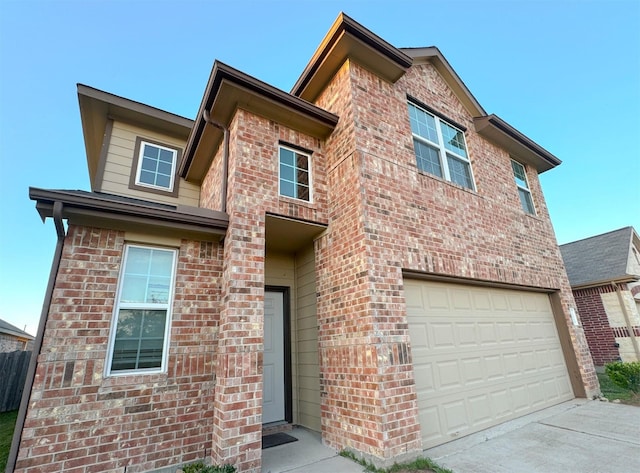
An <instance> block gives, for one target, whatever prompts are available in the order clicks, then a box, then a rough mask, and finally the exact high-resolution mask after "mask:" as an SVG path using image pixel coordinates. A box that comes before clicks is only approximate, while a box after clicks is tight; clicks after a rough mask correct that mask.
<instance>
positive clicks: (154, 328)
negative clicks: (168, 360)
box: [111, 309, 167, 371]
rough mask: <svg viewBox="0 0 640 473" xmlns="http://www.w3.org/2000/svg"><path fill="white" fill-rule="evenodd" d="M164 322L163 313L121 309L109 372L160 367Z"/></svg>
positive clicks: (161, 311) (165, 314) (165, 313)
mask: <svg viewBox="0 0 640 473" xmlns="http://www.w3.org/2000/svg"><path fill="white" fill-rule="evenodd" d="M166 320H167V311H166V310H128V309H122V310H120V312H119V314H118V321H117V328H116V338H115V342H114V349H113V359H112V363H111V370H112V371H120V370H131V369H140V368H160V367H161V366H162V351H163V348H164V332H165V327H166Z"/></svg>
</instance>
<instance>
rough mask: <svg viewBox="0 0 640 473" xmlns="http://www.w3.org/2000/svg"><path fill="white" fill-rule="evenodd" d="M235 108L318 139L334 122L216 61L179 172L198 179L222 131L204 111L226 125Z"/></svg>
mask: <svg viewBox="0 0 640 473" xmlns="http://www.w3.org/2000/svg"><path fill="white" fill-rule="evenodd" d="M238 108H242V109H244V110H248V111H250V112H252V113H255V114H257V115H261V116H263V117H265V118H268V119H270V120H273V121H276V122H278V123H280V124H282V125H285V126H288V127H290V128H293V129H296V130H298V131H301V132H303V133H306V134H308V135H311V136H314V137H316V138H319V139H325V138H326V137H328V136H329V134H331V132H332V131H333V129H334V128H335V126H336V125H337V123H338V117H337V116H336V115H334V114H333V113H330V112H327V111H326V110H323V109H321V108H319V107H317V106H315V105H313V104H312V103H309V102H307V101H306V100H303V99H300V98H298V97H294V96H293V95H290V94H288V93H287V92H284V91H282V90H280V89H277V88H275V87H273V86H271V85H269V84H267V83H265V82H262V81H260V80H258V79H256V78H254V77H251V76H249V75H247V74H245V73H243V72H240V71H239V70H237V69H234V68H232V67H230V66H227V65H226V64H223V63H221V62H219V61H216V62H215V63H214V65H213V69H212V71H211V75H210V77H209V82H208V83H207V88H206V90H205V93H204V97H203V99H202V102H201V103H200V108H199V109H198V114H197V116H196V121H195V124H194V126H193V128H192V130H191V134H190V135H189V139H188V141H187V146H186V150H185V153H184V159H183V161H182V164H181V166H180V168H179V174H180V176H182V177H183V178H185V179H187V180H188V181H192V182H196V183H200V182H201V181H202V179H203V178H204V175H205V173H206V172H207V170H208V169H209V166H210V164H211V161H212V160H213V157H214V154H215V151H216V150H217V149H218V147H219V146H220V143H221V141H222V138H223V131H222V130H221V129H219V128H218V127H216V126H212V125H211V124H209V123H207V121H206V120H205V118H204V112H205V111H208V112H209V115H210V118H211V120H213V121H215V122H217V123H219V124H221V125H223V126H225V127H228V126H230V123H231V120H232V118H233V115H234V113H235V111H236V110H237V109H238Z"/></svg>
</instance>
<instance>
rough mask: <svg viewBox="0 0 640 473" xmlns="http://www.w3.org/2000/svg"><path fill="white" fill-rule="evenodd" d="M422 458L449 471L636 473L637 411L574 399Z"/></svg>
mask: <svg viewBox="0 0 640 473" xmlns="http://www.w3.org/2000/svg"><path fill="white" fill-rule="evenodd" d="M424 454H425V456H427V457H429V458H431V459H432V460H434V461H436V462H437V463H438V464H439V465H441V466H444V467H446V468H449V469H451V470H453V471H454V472H455V473H484V472H486V473H518V472H522V473H529V472H541V473H555V472H557V473H567V472H579V473H609V472H611V473H621V472H640V407H634V406H625V405H623V404H613V403H606V402H600V401H587V400H583V399H574V400H573V401H569V402H565V403H563V404H560V405H558V406H554V407H551V408H549V409H544V410H542V411H539V412H537V413H534V414H530V415H528V416H525V417H522V418H520V419H517V420H515V421H511V422H507V423H505V424H503V425H501V426H498V427H494V428H492V429H488V430H485V431H482V432H478V433H477V434H473V435H470V436H468V437H464V438H462V439H460V440H455V441H453V442H449V443H447V444H445V445H440V446H439V447H435V448H431V449H429V450H426V451H425V452H424Z"/></svg>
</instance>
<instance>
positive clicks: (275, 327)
mask: <svg viewBox="0 0 640 473" xmlns="http://www.w3.org/2000/svg"><path fill="white" fill-rule="evenodd" d="M284 399H285V379H284V293H282V292H271V291H265V294H264V358H263V388H262V423H263V424H268V423H270V422H278V421H281V420H285V410H284Z"/></svg>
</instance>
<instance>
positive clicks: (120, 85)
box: [0, 0, 640, 334]
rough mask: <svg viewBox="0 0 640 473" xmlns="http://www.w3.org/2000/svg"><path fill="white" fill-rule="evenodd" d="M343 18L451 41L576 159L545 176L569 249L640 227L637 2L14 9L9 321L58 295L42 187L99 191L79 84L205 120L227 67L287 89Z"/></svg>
mask: <svg viewBox="0 0 640 473" xmlns="http://www.w3.org/2000/svg"><path fill="white" fill-rule="evenodd" d="M340 11H344V12H345V13H346V14H348V15H349V16H351V17H352V18H354V19H355V20H356V21H358V22H360V23H361V24H363V25H364V26H365V27H367V28H369V29H370V30H371V31H373V32H374V33H376V34H378V35H379V36H381V37H382V38H384V39H385V40H387V41H388V42H390V43H391V44H393V45H394V46H397V47H420V46H431V45H435V46H438V47H439V48H440V50H441V51H442V53H443V54H444V55H445V57H446V58H447V59H448V60H449V62H450V63H451V65H452V66H453V68H454V69H455V70H456V72H457V73H458V74H459V75H460V77H461V78H462V79H463V80H464V82H465V83H466V85H467V87H468V88H469V89H470V90H471V92H472V93H473V94H474V96H475V97H476V99H477V100H478V101H479V102H480V103H481V104H482V106H483V107H484V108H485V109H486V110H487V112H488V113H495V114H497V115H499V116H500V117H501V118H502V119H504V120H505V121H507V122H508V123H510V124H511V125H512V126H514V127H515V128H517V129H518V130H520V131H521V132H523V133H524V134H525V135H527V136H529V137H530V138H531V139H533V140H534V141H536V142H537V143H539V144H540V145H542V146H543V147H545V148H546V149H548V150H549V151H551V152H552V153H553V154H555V155H556V156H558V157H559V158H560V159H561V160H562V161H563V164H562V165H561V166H559V167H558V168H556V169H554V170H552V171H549V172H547V173H545V174H543V175H542V176H541V181H542V186H543V190H544V192H545V196H546V200H547V205H548V207H549V210H550V213H551V218H552V221H553V224H554V227H555V230H556V235H557V238H558V242H559V243H566V242H569V241H573V240H577V239H581V238H585V237H588V236H591V235H595V234H599V233H604V232H607V231H610V230H614V229H617V228H620V227H624V226H628V225H632V226H634V227H635V228H636V230H640V144H639V138H640V1H638V0H625V1H615V0H612V1H602V2H592V1H515V0H514V1H500V2H496V1H467V2H464V1H447V2H443V1H440V2H435V1H402V0H393V1H391V0H389V1H384V2H382V1H375V0H374V1H364V0H363V1H331V0H329V1H326V0H323V1H319V0H318V1H313V2H312V1H305V0H298V1H284V0H282V1H262V2H259V1H255V2H249V1H242V0H236V1H233V2H232V1H225V2H222V1H208V2H205V1H189V0H187V1H172V2H169V1H162V0H154V1H141V0H137V1H136V0H133V1H110V2H107V1H101V2H98V1H90V0H89V1H76V2H68V1H67V2H65V1H56V2H54V1H47V2H37V1H29V0H18V1H12V0H0V198H1V199H2V206H1V207H0V209H1V210H0V212H1V213H0V217H1V222H0V229H1V230H0V239H1V240H0V243H1V244H0V318H2V319H4V320H6V321H8V322H10V323H12V324H14V325H16V326H18V327H20V328H23V327H25V326H26V327H27V331H29V332H31V333H33V334H35V332H36V329H37V325H38V319H39V315H40V311H41V307H42V301H43V298H44V292H45V287H46V283H47V278H48V275H49V270H50V265H51V261H52V257H53V251H54V247H55V231H54V228H53V225H52V223H51V222H47V223H46V224H44V225H43V224H42V223H41V221H40V220H39V217H38V214H37V213H36V211H35V207H34V203H33V202H32V201H30V200H29V198H28V188H29V186H34V187H42V188H47V189H84V190H89V189H90V187H89V181H88V174H87V168H86V160H85V152H84V143H83V140H82V129H81V125H80V115H79V110H78V100H77V95H76V83H83V84H86V85H89V86H92V87H96V88H98V89H102V90H105V91H107V92H111V93H113V94H116V95H121V96H124V97H127V98H129V99H132V100H136V101H139V102H143V103H146V104H149V105H152V106H155V107H158V108H161V109H165V110H167V111H170V112H173V113H176V114H179V115H183V116H185V117H188V118H193V117H194V115H195V113H196V112H197V109H198V105H199V103H200V99H201V98H202V93H203V91H204V87H205V85H206V81H207V79H208V77H209V72H210V70H211V66H212V64H213V61H214V60H215V59H219V60H221V61H223V62H225V63H227V64H229V65H231V66H233V67H235V68H238V69H240V70H242V71H243V72H246V73H248V74H250V75H252V76H254V77H257V78H258V79H261V80H263V81H265V82H268V83H270V84H272V85H274V86H276V87H279V88H281V89H283V90H285V91H289V90H290V89H291V87H292V86H293V84H294V83H295V81H296V79H297V78H298V76H299V75H300V73H301V72H302V70H303V69H304V67H305V66H306V64H307V62H308V60H309V59H310V58H311V56H312V54H313V52H314V51H315V49H316V47H317V46H318V44H319V43H320V41H321V40H322V38H323V36H324V35H325V33H326V32H327V30H328V29H329V27H330V26H331V24H332V23H333V21H334V19H335V18H336V16H337V15H338V13H339V12H340ZM623 145H624V146H623Z"/></svg>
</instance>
